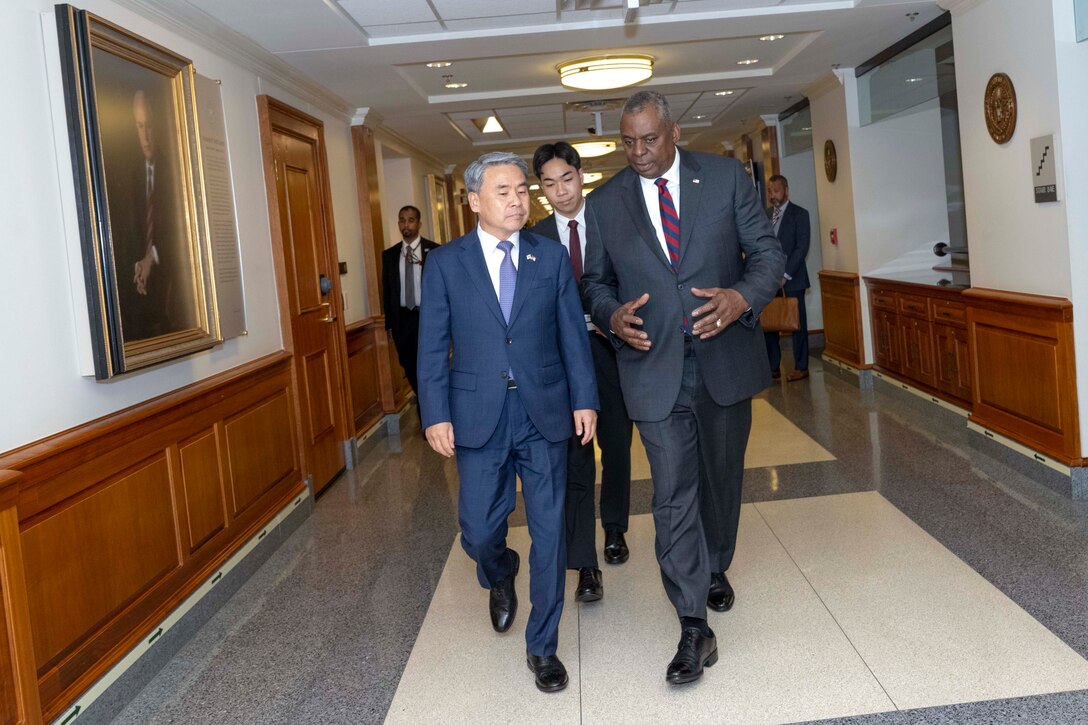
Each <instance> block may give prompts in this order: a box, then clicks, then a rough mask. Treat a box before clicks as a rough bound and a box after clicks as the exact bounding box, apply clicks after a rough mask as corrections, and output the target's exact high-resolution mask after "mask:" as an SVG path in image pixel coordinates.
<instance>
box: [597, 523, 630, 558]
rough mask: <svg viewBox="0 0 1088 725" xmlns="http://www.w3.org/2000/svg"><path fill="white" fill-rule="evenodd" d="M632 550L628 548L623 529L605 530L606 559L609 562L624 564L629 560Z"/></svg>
mask: <svg viewBox="0 0 1088 725" xmlns="http://www.w3.org/2000/svg"><path fill="white" fill-rule="evenodd" d="M630 555H631V552H630V551H629V550H628V549H627V541H626V540H624V538H623V532H621V531H606V532H604V560H605V562H606V563H608V564H622V563H623V562H625V561H627V557H629V556H630Z"/></svg>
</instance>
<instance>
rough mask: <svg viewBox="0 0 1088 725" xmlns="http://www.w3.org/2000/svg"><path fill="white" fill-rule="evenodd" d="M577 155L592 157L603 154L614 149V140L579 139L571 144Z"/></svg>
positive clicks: (585, 157)
mask: <svg viewBox="0 0 1088 725" xmlns="http://www.w3.org/2000/svg"><path fill="white" fill-rule="evenodd" d="M571 146H573V147H574V150H575V151H577V152H578V155H579V156H581V157H582V158H583V159H592V158H593V157H595V156H605V155H606V154H610V153H612V152H613V151H615V150H616V142H615V141H581V142H579V143H575V144H571Z"/></svg>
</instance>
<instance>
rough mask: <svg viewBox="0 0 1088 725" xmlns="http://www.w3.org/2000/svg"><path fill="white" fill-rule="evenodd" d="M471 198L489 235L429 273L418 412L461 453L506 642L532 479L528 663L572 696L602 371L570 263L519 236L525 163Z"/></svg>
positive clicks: (439, 446) (470, 532)
mask: <svg viewBox="0 0 1088 725" xmlns="http://www.w3.org/2000/svg"><path fill="white" fill-rule="evenodd" d="M465 187H466V189H467V190H468V203H469V207H470V208H471V209H472V210H473V211H474V212H476V214H477V215H478V218H479V224H478V225H477V227H476V228H475V229H473V230H472V231H470V232H469V233H468V234H466V235H465V236H463V237H461V238H460V239H456V240H454V241H452V242H450V243H449V244H447V245H444V246H442V247H439V248H438V249H436V250H435V251H434V252H432V253H431V259H430V261H429V262H428V263H427V269H426V273H425V274H424V275H423V302H422V308H421V312H420V336H419V341H420V342H419V403H420V414H421V417H422V420H423V428H424V431H425V433H426V436H427V442H428V443H430V445H431V447H432V448H433V449H434V450H435V451H437V452H439V453H441V454H442V455H444V456H447V457H448V456H452V455H454V454H455V453H456V456H457V474H458V477H459V479H460V489H459V497H458V515H459V518H460V523H461V545H462V546H463V547H464V549H465V551H466V552H467V553H468V555H469V556H470V557H472V559H473V560H474V561H475V562H476V576H477V579H478V580H479V582H480V586H482V587H484V588H485V589H490V590H491V594H490V599H489V611H490V614H491V625H492V627H494V629H495V630H496V631H498V632H505V631H506V630H507V629H509V628H510V625H511V623H512V622H513V620H514V616H515V614H516V613H517V594H516V590H515V587H514V578H515V577H516V576H517V573H518V568H519V564H520V558H519V556H518V554H517V552H516V551H514V550H512V549H509V548H507V546H506V532H507V524H506V520H507V518H508V517H509V515H510V514H511V513H512V512H513V511H514V505H515V502H516V500H517V494H516V489H515V478H514V477H515V474H517V475H518V476H520V477H521V492H522V497H523V499H524V501H525V516H526V518H527V519H528V522H529V531H530V534H531V536H532V539H533V545H532V548H531V549H530V551H529V574H530V579H529V596H530V599H531V600H532V604H533V608H532V611H531V612H530V613H529V621H528V622H527V624H526V627H525V643H526V662H527V663H528V665H529V669H530V670H532V672H533V674H534V676H535V678H536V686H537V687H538V688H539V689H540V690H542V691H544V692H555V691H557V690H561V689H563V688H564V687H566V686H567V671H566V668H565V667H564V666H563V663H562V662H561V661H560V660H559V658H558V657H557V656H556V648H557V645H558V641H559V617H560V615H561V614H562V612H563V590H564V587H565V584H566V560H567V552H566V536H565V529H564V521H563V520H564V512H563V503H564V492H565V490H566V485H567V441H568V440H569V439H570V437H571V435H573V434H574V433H578V434H579V435H581V437H582V442H583V443H587V442H589V441H591V440H592V439H593V434H594V432H595V431H596V426H597V386H596V383H595V382H594V380H593V361H592V359H591V357H590V352H589V341H588V340H587V338H586V325H585V318H584V317H583V315H582V304H581V301H580V300H579V299H578V289H577V286H576V285H575V283H574V275H573V273H572V271H571V264H570V261H569V260H568V259H567V253H566V252H565V251H563V247H561V246H560V245H558V244H556V243H555V242H553V241H552V240H550V239H545V238H543V237H539V236H537V235H535V234H533V233H531V232H526V231H521V228H522V226H523V225H524V224H525V220H526V219H527V218H528V216H529V181H528V167H527V166H526V165H525V162H524V161H522V160H521V157H519V156H518V155H517V154H512V153H505V152H501V151H499V152H492V153H488V154H484V155H483V156H481V157H480V158H479V159H477V160H476V161H474V162H473V163H472V164H470V165H469V167H468V168H467V169H466V170H465ZM451 349H452V356H451V354H450V351H451ZM455 436H456V437H455Z"/></svg>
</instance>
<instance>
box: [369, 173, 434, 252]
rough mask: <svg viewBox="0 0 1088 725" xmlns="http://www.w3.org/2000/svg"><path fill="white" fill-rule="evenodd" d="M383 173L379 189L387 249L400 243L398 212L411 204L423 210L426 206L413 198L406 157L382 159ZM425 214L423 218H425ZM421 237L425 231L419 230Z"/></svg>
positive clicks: (410, 174) (413, 193) (425, 234)
mask: <svg viewBox="0 0 1088 725" xmlns="http://www.w3.org/2000/svg"><path fill="white" fill-rule="evenodd" d="M382 169H383V171H384V174H383V178H382V185H381V186H380V187H379V188H380V189H381V197H382V226H383V227H384V228H385V239H384V240H383V241H384V242H385V247H386V248H389V247H391V246H393V245H394V244H398V243H399V242H400V229H399V228H398V227H397V217H398V212H399V211H400V209H401V207H403V206H407V205H408V204H412V205H413V206H416V207H419V209H420V210H423V209H424V207H425V206H426V205H425V204H423V203H422V202H421V201H420V200H419V199H417V198H416V196H415V191H414V188H413V184H412V160H411V159H409V158H407V157H403V156H402V157H396V158H391V157H389V156H384V157H383V158H382ZM426 216H427V215H426V213H424V214H423V217H424V218H426ZM420 233H421V234H423V236H427V230H425V229H422V228H421V229H420Z"/></svg>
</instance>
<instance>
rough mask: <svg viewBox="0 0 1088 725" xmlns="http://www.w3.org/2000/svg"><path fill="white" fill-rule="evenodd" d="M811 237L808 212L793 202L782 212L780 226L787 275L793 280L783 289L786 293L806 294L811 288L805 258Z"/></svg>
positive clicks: (770, 212) (779, 237)
mask: <svg viewBox="0 0 1088 725" xmlns="http://www.w3.org/2000/svg"><path fill="white" fill-rule="evenodd" d="M773 213H774V211H773V210H770V211H768V215H771V214H773ZM811 236H812V229H811V227H810V226H809V219H808V210H807V209H805V208H804V207H801V206H797V205H796V204H794V203H793V202H792V201H791V202H790V203H789V204H788V205H787V206H786V211H784V212H782V221H781V223H780V224H779V225H778V241H779V242H780V243H781V244H782V253H783V254H785V255H786V274H788V275H789V276H790V277H791V278H792V279H788V280H786V285H785V287H784V288H783V289H785V290H786V292H804V291H805V290H807V289H808V288H809V282H808V267H806V266H805V257H807V256H808V245H809V238H810V237H811Z"/></svg>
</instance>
